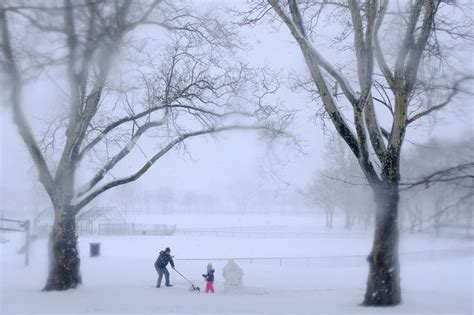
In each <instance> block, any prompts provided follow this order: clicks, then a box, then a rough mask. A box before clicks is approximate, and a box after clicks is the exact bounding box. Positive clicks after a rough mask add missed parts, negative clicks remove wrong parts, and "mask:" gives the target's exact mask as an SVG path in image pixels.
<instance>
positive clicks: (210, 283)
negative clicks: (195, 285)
mask: <svg viewBox="0 0 474 315" xmlns="http://www.w3.org/2000/svg"><path fill="white" fill-rule="evenodd" d="M202 276H203V277H204V278H205V279H206V281H207V283H206V293H209V291H211V293H214V269H213V268H212V264H211V263H208V264H207V273H206V274H204V273H203V274H202Z"/></svg>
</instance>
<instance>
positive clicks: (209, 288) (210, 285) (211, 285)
mask: <svg viewBox="0 0 474 315" xmlns="http://www.w3.org/2000/svg"><path fill="white" fill-rule="evenodd" d="M209 291H211V293H214V281H207V283H206V293H209Z"/></svg>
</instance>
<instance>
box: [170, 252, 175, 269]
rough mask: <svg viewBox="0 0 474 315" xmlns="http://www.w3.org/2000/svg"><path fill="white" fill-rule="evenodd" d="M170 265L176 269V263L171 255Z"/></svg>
mask: <svg viewBox="0 0 474 315" xmlns="http://www.w3.org/2000/svg"><path fill="white" fill-rule="evenodd" d="M170 265H171V268H173V269H174V261H173V257H171V255H170Z"/></svg>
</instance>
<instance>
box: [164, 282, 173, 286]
mask: <svg viewBox="0 0 474 315" xmlns="http://www.w3.org/2000/svg"><path fill="white" fill-rule="evenodd" d="M165 286H167V287H172V286H173V285H172V284H169V283H167V284H165Z"/></svg>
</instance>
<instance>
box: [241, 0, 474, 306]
mask: <svg viewBox="0 0 474 315" xmlns="http://www.w3.org/2000/svg"><path fill="white" fill-rule="evenodd" d="M453 10H454V11H456V13H455V14H456V15H455V16H456V18H452V16H453V14H454V13H453ZM470 12H472V9H471V7H470V6H469V5H467V6H466V7H464V8H461V9H460V8H459V7H458V6H457V5H456V2H454V1H441V0H415V1H410V2H404V1H399V2H398V1H392V2H391V1H389V0H382V1H378V0H365V1H358V0H348V1H304V0H301V1H298V0H284V1H283V0H268V1H254V2H252V6H251V8H250V10H249V11H248V12H245V19H244V21H243V23H248V24H255V23H258V22H260V21H262V19H263V17H265V16H270V19H271V21H280V22H282V23H283V25H285V26H286V28H287V29H288V30H289V32H290V33H291V36H292V37H293V38H294V40H295V41H296V43H297V45H298V46H299V48H300V50H301V53H302V55H303V57H304V60H305V62H306V65H307V69H308V70H309V74H310V79H309V80H308V81H307V84H306V85H304V87H306V88H307V89H308V90H311V91H313V92H314V93H315V94H316V95H317V96H318V98H319V100H320V102H321V103H322V104H323V107H324V115H325V116H326V117H328V118H329V120H330V121H331V122H332V125H333V126H334V128H335V129H336V130H337V132H338V134H339V135H340V137H341V138H342V139H344V141H345V142H346V144H347V145H348V147H349V148H350V150H351V151H352V153H353V154H354V156H355V157H356V158H357V160H358V163H359V165H360V168H361V170H362V171H363V173H364V175H365V177H366V180H367V181H368V183H369V185H370V186H371V188H372V190H373V192H374V196H375V202H376V205H377V207H376V212H375V235H374V242H373V246H372V250H371V253H370V255H369V256H368V262H369V268H370V270H369V276H368V281H367V289H366V293H365V297H364V301H363V304H364V305H367V306H369V305H396V304H399V303H400V302H401V299H402V295H401V287H400V263H399V258H398V240H399V230H398V203H399V182H400V156H401V151H402V146H403V143H404V140H405V134H406V131H407V127H408V126H410V125H415V124H416V123H418V122H420V121H421V120H422V119H423V118H425V117H427V116H429V115H430V114H432V113H434V112H436V111H439V110H440V109H442V108H445V107H446V106H447V105H448V104H451V103H452V101H453V99H454V97H455V96H456V95H457V94H458V93H459V92H462V91H463V90H465V86H466V83H465V82H466V81H467V80H469V79H472V75H469V74H467V75H458V76H457V77H456V76H452V73H453V72H454V70H455V67H454V65H453V63H452V62H450V61H452V60H451V59H449V56H452V55H453V53H452V51H453V50H452V48H453V47H458V48H460V49H461V50H462V49H463V48H462V47H460V46H459V45H463V44H466V43H467V42H471V40H472V34H471V31H472V25H473V23H472V14H470ZM324 20H325V21H326V24H324V23H323V22H322V21H324ZM338 22H342V23H341V24H337V27H334V24H335V23H338ZM323 35H325V36H323ZM382 36H384V41H383V43H382V41H381V37H382ZM324 37H326V38H327V37H329V41H326V42H324ZM351 38H352V40H351ZM333 46H336V47H339V50H338V51H339V52H338V56H343V58H345V57H347V59H346V60H339V61H337V60H329V59H327V58H325V57H324V56H323V52H324V50H325V49H327V48H328V47H333ZM464 49H465V47H464ZM450 51H451V53H450ZM448 74H449V75H451V77H450V76H448ZM453 78H454V79H453ZM355 86H357V87H358V88H357V89H356V88H355ZM357 90H359V91H358V92H357ZM344 114H349V115H350V117H351V118H352V119H346V118H345V115H344ZM387 115H388V116H389V117H388V118H387V119H382V118H381V117H386V116H387Z"/></svg>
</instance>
